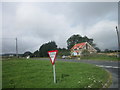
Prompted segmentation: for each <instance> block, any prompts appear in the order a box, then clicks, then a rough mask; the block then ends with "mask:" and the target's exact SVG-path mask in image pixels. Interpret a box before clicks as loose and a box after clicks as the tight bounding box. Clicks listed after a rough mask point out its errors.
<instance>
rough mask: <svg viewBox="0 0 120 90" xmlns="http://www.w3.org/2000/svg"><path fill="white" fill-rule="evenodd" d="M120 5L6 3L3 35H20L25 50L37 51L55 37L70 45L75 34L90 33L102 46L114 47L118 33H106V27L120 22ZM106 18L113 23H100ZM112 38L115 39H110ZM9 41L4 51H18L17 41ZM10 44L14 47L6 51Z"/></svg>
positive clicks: (55, 39)
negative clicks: (118, 8)
mask: <svg viewBox="0 0 120 90" xmlns="http://www.w3.org/2000/svg"><path fill="white" fill-rule="evenodd" d="M116 5H117V3H115V2H113V3H98V2H96V3H82V2H79V3H72V2H71V3H70V2H69V3H65V2H64V3H62V2H60V3H55V2H54V3H4V4H3V11H2V15H3V37H7V38H15V37H17V38H18V41H19V52H21V53H23V52H25V51H26V50H30V51H35V50H36V49H38V48H39V47H40V45H42V44H43V43H46V42H48V41H51V40H54V41H55V42H56V43H57V45H58V47H66V46H67V45H66V40H67V39H68V38H69V37H70V36H71V35H73V34H80V35H82V36H84V35H87V36H89V37H91V38H93V39H94V40H95V42H97V44H98V46H99V47H100V48H101V49H104V48H110V49H112V48H113V47H115V46H116V45H115V44H113V43H112V42H113V40H114V39H116V37H115V35H113V32H106V34H104V35H103V34H102V33H103V31H104V29H110V30H111V29H113V28H114V26H115V25H116V24H117V6H116ZM106 21H107V23H108V24H110V25H102V26H101V25H100V24H102V23H103V24H104V22H106ZM100 22H102V23H100ZM113 24H114V25H113ZM100 27H102V28H100ZM92 33H93V34H92ZM108 39H110V40H111V41H109V42H108V43H106V41H108ZM8 43H9V42H7V41H4V42H3V46H4V47H3V52H8V51H12V50H13V52H14V45H13V44H12V43H9V44H8ZM114 43H116V42H115V41H114ZM6 47H7V48H11V49H10V50H9V49H8V50H7V51H6V50H5V48H6ZM114 49H115V48H114Z"/></svg>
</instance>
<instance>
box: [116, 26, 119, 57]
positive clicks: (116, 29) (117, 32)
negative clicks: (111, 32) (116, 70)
mask: <svg viewBox="0 0 120 90" xmlns="http://www.w3.org/2000/svg"><path fill="white" fill-rule="evenodd" d="M116 32H117V37H118V57H120V52H119V51H120V37H119V31H118V28H117V26H116Z"/></svg>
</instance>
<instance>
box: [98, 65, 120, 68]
mask: <svg viewBox="0 0 120 90" xmlns="http://www.w3.org/2000/svg"><path fill="white" fill-rule="evenodd" d="M96 66H98V67H105V68H120V67H115V66H104V65H96Z"/></svg>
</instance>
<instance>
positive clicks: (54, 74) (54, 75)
mask: <svg viewBox="0 0 120 90" xmlns="http://www.w3.org/2000/svg"><path fill="white" fill-rule="evenodd" d="M53 77H54V83H56V73H55V64H54V65H53Z"/></svg>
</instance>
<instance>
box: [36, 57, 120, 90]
mask: <svg viewBox="0 0 120 90" xmlns="http://www.w3.org/2000/svg"><path fill="white" fill-rule="evenodd" d="M35 59H36V58H35ZM43 59H44V60H49V59H48V58H37V59H36V60H43ZM57 60H58V61H66V62H79V63H81V62H83V63H89V64H94V65H96V66H98V67H101V68H104V69H105V70H108V71H109V72H110V73H111V75H112V84H111V86H110V87H109V88H120V84H119V83H120V82H119V81H120V77H119V75H120V71H119V70H120V62H118V61H103V60H99V61H95V60H74V59H57ZM118 71H119V72H118ZM118 73H119V74H118Z"/></svg>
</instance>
